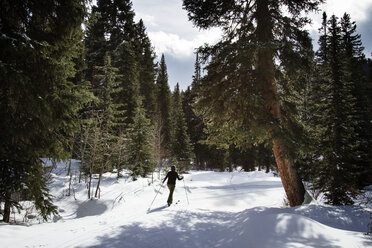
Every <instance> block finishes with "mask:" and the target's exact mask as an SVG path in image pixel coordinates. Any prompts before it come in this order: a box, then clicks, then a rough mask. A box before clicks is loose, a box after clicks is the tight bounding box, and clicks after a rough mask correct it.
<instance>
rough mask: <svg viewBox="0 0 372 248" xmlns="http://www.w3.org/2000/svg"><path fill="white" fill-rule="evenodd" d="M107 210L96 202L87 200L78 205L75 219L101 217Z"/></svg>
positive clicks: (103, 205)
mask: <svg viewBox="0 0 372 248" xmlns="http://www.w3.org/2000/svg"><path fill="white" fill-rule="evenodd" d="M106 210H107V206H106V205H105V204H104V203H102V202H99V201H98V200H88V201H85V202H82V203H80V204H79V205H78V208H77V211H76V218H83V217H87V216H94V215H101V214H103V213H104V212H105V211H106Z"/></svg>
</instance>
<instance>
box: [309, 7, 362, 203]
mask: <svg viewBox="0 0 372 248" xmlns="http://www.w3.org/2000/svg"><path fill="white" fill-rule="evenodd" d="M345 20H346V19H345ZM344 24H345V23H344ZM342 26H344V27H343V29H344V32H342ZM321 30H322V36H321V38H320V40H319V43H320V49H319V51H318V53H317V58H318V59H317V61H318V62H317V63H318V69H317V75H318V76H317V79H316V82H315V83H314V86H313V88H314V90H313V94H316V96H315V97H313V99H316V98H317V99H319V101H318V102H316V101H314V107H313V110H312V113H313V117H312V121H311V123H312V126H313V132H314V134H315V135H314V136H313V140H314V144H315V146H314V151H315V154H314V161H315V163H314V164H313V166H314V168H315V170H313V173H314V175H313V177H314V179H315V182H314V183H315V184H314V185H315V188H318V189H320V190H322V191H324V192H325V194H326V196H327V199H328V201H329V202H330V203H332V204H336V205H338V204H350V203H352V200H351V196H352V194H354V193H355V190H356V182H357V171H358V170H357V167H358V162H357V161H358V157H359V155H358V153H359V150H360V149H359V147H358V146H359V145H358V143H359V141H358V139H357V133H356V130H357V129H356V128H357V127H358V126H359V124H358V120H357V109H356V98H355V96H354V95H353V93H354V92H355V83H353V79H354V78H353V77H352V74H353V73H352V71H353V70H352V68H351V67H350V61H353V60H354V58H353V54H351V53H350V52H347V51H348V50H349V51H350V50H354V49H357V46H358V45H357V44H355V46H354V48H353V45H351V46H350V44H347V43H345V41H346V40H348V41H350V40H351V39H350V37H349V38H347V37H345V35H346V36H349V35H350V34H347V33H348V32H345V31H346V30H345V25H343V24H342V22H341V24H340V23H339V22H338V19H337V18H336V17H335V16H334V15H333V16H332V17H331V18H330V20H328V21H327V18H326V14H323V27H322V29H321Z"/></svg>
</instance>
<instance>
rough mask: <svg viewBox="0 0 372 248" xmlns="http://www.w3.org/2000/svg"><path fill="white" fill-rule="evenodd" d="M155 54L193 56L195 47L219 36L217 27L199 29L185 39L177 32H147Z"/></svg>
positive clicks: (210, 42)
mask: <svg viewBox="0 0 372 248" xmlns="http://www.w3.org/2000/svg"><path fill="white" fill-rule="evenodd" d="M148 35H149V37H150V39H151V42H152V45H153V46H154V47H155V52H156V54H157V55H159V56H160V55H161V54H162V53H167V54H169V55H171V56H173V57H176V58H179V59H189V58H190V57H191V56H194V52H195V49H196V48H198V47H199V46H201V45H203V44H205V43H208V44H213V43H215V42H216V41H217V40H218V39H219V38H220V36H221V32H220V31H219V30H218V29H211V30H208V31H200V32H199V33H198V34H197V35H195V36H194V37H193V39H185V38H182V37H180V36H179V35H178V34H174V33H166V32H164V31H156V32H149V33H148Z"/></svg>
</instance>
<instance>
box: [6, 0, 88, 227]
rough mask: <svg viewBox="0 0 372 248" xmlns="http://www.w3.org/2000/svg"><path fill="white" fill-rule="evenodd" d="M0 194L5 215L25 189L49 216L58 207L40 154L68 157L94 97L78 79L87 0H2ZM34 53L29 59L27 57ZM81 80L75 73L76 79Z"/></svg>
mask: <svg viewBox="0 0 372 248" xmlns="http://www.w3.org/2000/svg"><path fill="white" fill-rule="evenodd" d="M0 11H1V15H0V16H1V18H0V32H1V36H0V44H1V45H0V47H1V50H0V74H1V76H0V81H1V82H0V85H1V90H0V96H1V97H0V101H1V103H0V106H1V107H0V116H1V120H2V121H1V124H0V126H1V130H2V131H1V135H0V140H1V144H2V145H1V149H0V163H1V166H0V168H1V169H0V177H1V181H0V201H1V202H5V213H4V221H6V222H9V214H10V207H11V206H16V207H19V204H18V202H17V201H15V200H13V199H14V198H13V197H12V194H14V193H15V192H26V193H27V195H28V196H29V197H30V199H32V200H33V201H34V202H35V206H36V208H37V209H38V210H40V213H41V215H42V217H43V218H44V219H46V218H47V217H48V216H49V215H50V214H51V213H54V214H56V213H57V211H56V207H55V206H54V205H53V204H52V196H51V195H50V194H49V191H48V189H47V187H46V185H45V181H44V179H43V174H44V168H43V167H42V163H41V160H40V158H41V157H50V158H54V159H62V158H67V156H69V154H70V153H69V152H67V151H66V147H68V140H69V138H70V137H71V136H72V135H73V134H74V132H75V131H76V130H77V127H78V126H79V122H78V120H77V118H78V115H77V112H78V111H79V109H80V108H81V107H82V106H83V104H84V103H85V102H86V101H88V100H89V99H90V96H89V93H88V91H87V88H86V85H84V84H82V83H80V84H75V83H74V80H73V78H74V77H75V73H76V68H75V64H74V62H73V61H74V59H76V58H77V57H78V54H77V53H78V52H79V51H80V48H79V47H81V40H82V30H81V24H82V22H83V18H84V15H85V6H84V1H81V0H68V1H64V2H63V4H61V3H57V2H54V1H43V0H41V1H40V0H37V1H33V0H31V1H27V2H22V1H16V2H14V1H1V3H0ZM25 58H27V59H25ZM75 82H76V81H75Z"/></svg>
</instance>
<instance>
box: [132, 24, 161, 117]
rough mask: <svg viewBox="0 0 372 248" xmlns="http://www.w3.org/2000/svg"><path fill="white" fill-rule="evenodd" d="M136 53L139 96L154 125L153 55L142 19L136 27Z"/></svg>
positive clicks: (154, 69)
mask: <svg viewBox="0 0 372 248" xmlns="http://www.w3.org/2000/svg"><path fill="white" fill-rule="evenodd" d="M135 44H136V52H137V57H138V61H139V65H140V66H139V76H138V77H139V85H140V94H141V96H142V97H143V106H144V108H145V110H146V116H147V118H149V119H150V120H151V122H152V123H154V120H155V111H156V86H155V74H156V65H155V64H154V59H155V53H154V51H153V48H152V47H151V42H150V39H149V37H148V36H147V33H146V28H145V26H144V24H143V21H142V19H141V20H140V21H139V22H138V24H137V25H136V43H135Z"/></svg>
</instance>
